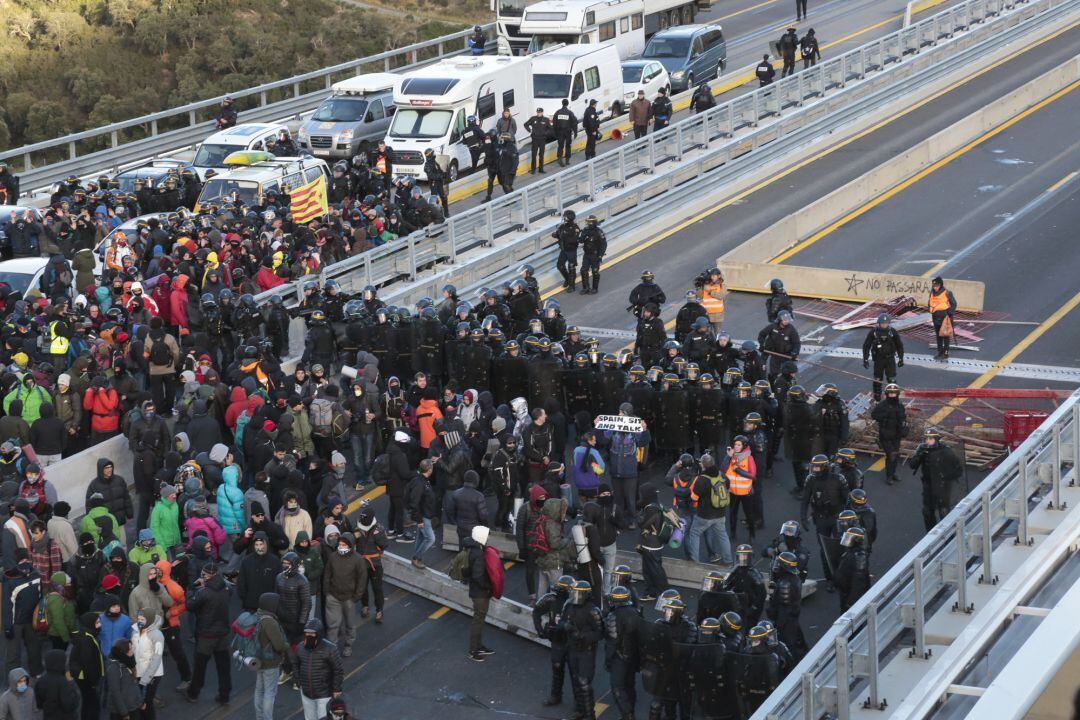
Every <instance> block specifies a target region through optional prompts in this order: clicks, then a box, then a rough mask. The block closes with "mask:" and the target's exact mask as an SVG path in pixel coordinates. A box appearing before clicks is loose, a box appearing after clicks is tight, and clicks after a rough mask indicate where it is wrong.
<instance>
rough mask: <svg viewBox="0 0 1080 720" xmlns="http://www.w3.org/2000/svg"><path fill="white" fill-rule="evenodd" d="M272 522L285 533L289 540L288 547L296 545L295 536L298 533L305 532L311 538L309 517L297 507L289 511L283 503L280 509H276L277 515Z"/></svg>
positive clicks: (303, 510) (302, 509)
mask: <svg viewBox="0 0 1080 720" xmlns="http://www.w3.org/2000/svg"><path fill="white" fill-rule="evenodd" d="M274 522H276V523H277V524H278V525H280V526H281V529H282V530H284V531H285V537H286V538H288V540H289V547H292V546H293V545H295V544H296V536H297V534H299V533H300V532H302V531H303V532H306V533H307V534H308V537H311V534H312V532H313V529H312V526H311V515H310V514H309V513H308V511H307V510H305V509H304V508H302V507H300V506H299V505H297V506H296V509H295V510H289V509H288V508H287V507H286V503H284V502H283V503H282V504H281V508H280V509H278V512H277V515H275V516H274Z"/></svg>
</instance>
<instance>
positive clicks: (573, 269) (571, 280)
mask: <svg viewBox="0 0 1080 720" xmlns="http://www.w3.org/2000/svg"><path fill="white" fill-rule="evenodd" d="M568 272H569V274H570V277H568V278H567V280H566V282H567V283H568V284H567V286H566V292H570V293H572V292H574V289H575V287H576V286H577V266H575V265H571V266H570V267H569V269H568Z"/></svg>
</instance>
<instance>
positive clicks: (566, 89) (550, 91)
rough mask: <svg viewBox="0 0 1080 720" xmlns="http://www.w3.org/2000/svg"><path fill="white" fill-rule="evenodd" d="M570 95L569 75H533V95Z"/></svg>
mask: <svg viewBox="0 0 1080 720" xmlns="http://www.w3.org/2000/svg"><path fill="white" fill-rule="evenodd" d="M569 96H570V76H569V75H533V97H538V98H564V97H569Z"/></svg>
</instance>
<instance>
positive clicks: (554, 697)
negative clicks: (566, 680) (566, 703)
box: [544, 663, 565, 707]
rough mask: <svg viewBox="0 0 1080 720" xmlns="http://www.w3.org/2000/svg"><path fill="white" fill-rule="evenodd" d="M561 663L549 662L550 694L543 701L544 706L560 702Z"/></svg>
mask: <svg viewBox="0 0 1080 720" xmlns="http://www.w3.org/2000/svg"><path fill="white" fill-rule="evenodd" d="M564 667H565V665H564V664H563V663H551V694H550V695H548V699H547V700H545V701H544V707H551V706H552V705H558V704H560V703H561V702H562V685H563V675H564V670H563V668H564Z"/></svg>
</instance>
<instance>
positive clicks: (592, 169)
mask: <svg viewBox="0 0 1080 720" xmlns="http://www.w3.org/2000/svg"><path fill="white" fill-rule="evenodd" d="M585 167H587V168H588V169H589V180H588V183H589V200H590V201H592V199H593V198H595V197H596V165H595V163H589V164H588V165H586V166H585Z"/></svg>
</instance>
